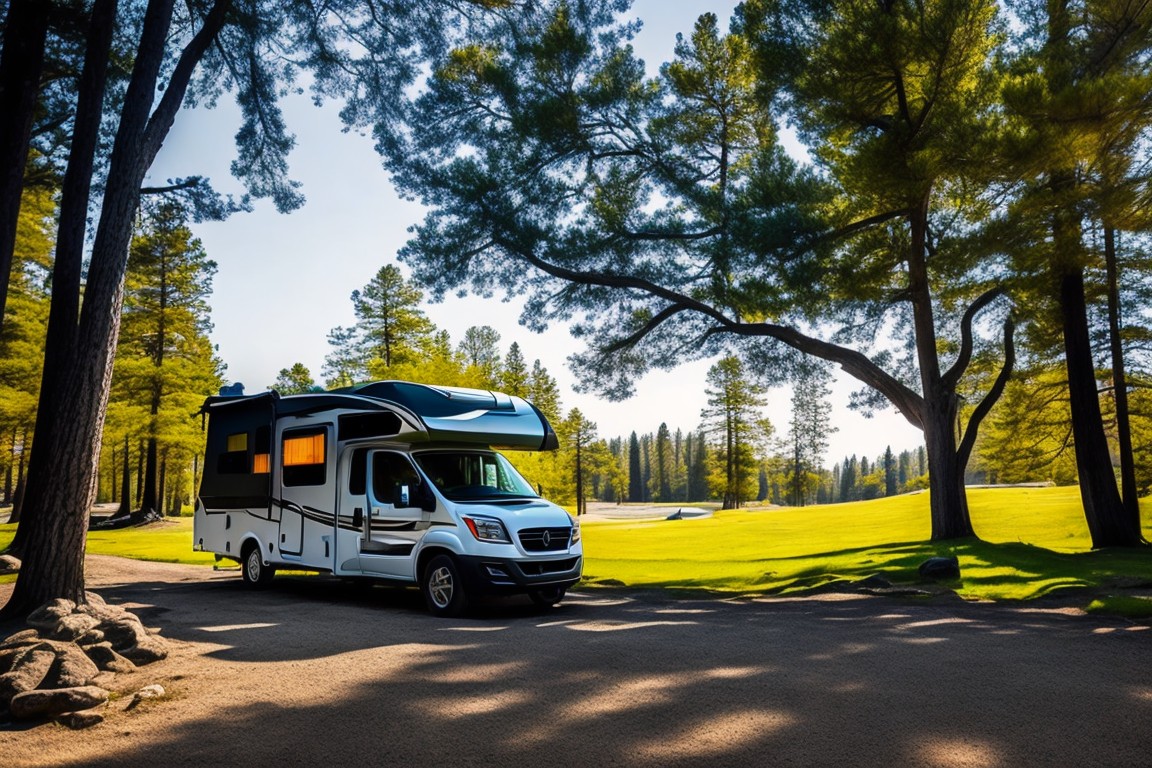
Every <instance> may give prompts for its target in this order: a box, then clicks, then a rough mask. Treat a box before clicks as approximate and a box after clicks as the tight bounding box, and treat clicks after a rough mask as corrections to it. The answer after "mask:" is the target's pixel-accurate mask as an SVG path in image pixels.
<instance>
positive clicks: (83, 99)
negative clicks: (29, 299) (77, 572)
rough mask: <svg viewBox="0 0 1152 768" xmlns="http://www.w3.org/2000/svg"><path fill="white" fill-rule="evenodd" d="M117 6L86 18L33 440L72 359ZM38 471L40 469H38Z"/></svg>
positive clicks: (105, 0) (39, 460)
mask: <svg viewBox="0 0 1152 768" xmlns="http://www.w3.org/2000/svg"><path fill="white" fill-rule="evenodd" d="M116 4H117V0H96V2H95V3H94V4H93V6H92V13H91V16H90V18H89V25H88V40H87V45H86V48H85V53H84V66H83V68H82V70H81V72H80V87H79V90H78V92H77V95H76V116H75V118H74V120H73V127H72V144H71V146H70V147H69V152H68V167H67V168H66V169H65V171H64V183H63V185H62V187H61V190H60V215H59V224H58V227H57V234H56V256H55V259H54V260H53V264H52V299H51V303H50V304H49V310H48V333H47V337H46V339H45V341H44V370H43V373H42V374H41V380H40V403H39V407H38V408H37V411H36V432H35V434H36V438H37V442H40V436H41V435H49V434H51V433H52V432H53V430H54V428H55V427H54V424H55V421H56V419H57V418H58V413H57V411H56V410H55V404H56V403H57V402H58V401H59V400H60V398H61V397H62V394H61V393H60V391H59V387H60V382H61V377H62V376H63V375H64V374H65V372H66V371H67V370H68V368H69V366H70V365H71V364H72V360H73V358H74V357H75V353H74V351H73V350H74V348H75V347H76V344H77V338H76V329H77V324H78V320H79V314H80V282H81V275H82V273H83V267H84V246H85V232H86V228H87V222H88V208H89V201H90V194H91V187H92V169H93V168H94V167H95V164H96V152H97V149H98V146H99V141H100V123H101V118H102V116H103V102H104V91H105V84H106V82H107V75H108V60H109V57H110V55H111V47H112V35H113V32H114V31H115V28H116V7H117V6H116ZM54 460H55V459H54V457H51V456H48V455H46V452H45V451H40V452H39V453H38V452H35V451H34V452H33V455H32V456H31V457H30V458H29V464H28V466H29V473H31V474H37V473H49V472H51V471H53V470H51V469H48V468H47V466H48V465H50V464H51V462H53V461H54ZM42 467H43V468H42ZM39 512H40V508H39V507H38V506H37V505H29V508H28V514H27V515H23V516H22V518H21V520H20V527H19V528H17V529H16V536H15V537H14V538H13V540H12V545H11V547H10V549H11V550H12V551H13V552H14V553H16V554H18V555H21V556H22V555H23V550H24V542H25V540H26V539H27V536H28V531H29V528H30V526H31V522H32V518H34V517H35V516H36V515H37V514H39Z"/></svg>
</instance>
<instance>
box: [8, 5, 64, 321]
mask: <svg viewBox="0 0 1152 768" xmlns="http://www.w3.org/2000/svg"><path fill="white" fill-rule="evenodd" d="M51 11H52V3H51V2H49V0H11V2H10V3H9V4H8V15H7V16H6V17H5V19H4V50H3V51H2V52H0V115H3V116H4V117H3V119H0V323H2V322H3V317H4V308H5V306H6V305H7V301H8V281H9V277H10V275H11V273H12V257H13V254H14V253H15V250H16V227H17V221H18V220H19V218H20V197H21V195H22V193H23V191H24V170H25V167H26V166H27V164H28V144H29V141H30V140H31V136H32V120H33V117H34V116H35V112H36V99H37V96H38V95H39V93H40V74H41V72H42V71H43V69H44V46H45V42H46V40H47V38H48V19H49V15H50V13H51Z"/></svg>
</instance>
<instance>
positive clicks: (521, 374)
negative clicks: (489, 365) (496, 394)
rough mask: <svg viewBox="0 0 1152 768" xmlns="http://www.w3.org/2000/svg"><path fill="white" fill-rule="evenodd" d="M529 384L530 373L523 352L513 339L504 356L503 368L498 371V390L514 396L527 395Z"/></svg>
mask: <svg viewBox="0 0 1152 768" xmlns="http://www.w3.org/2000/svg"><path fill="white" fill-rule="evenodd" d="M530 384H531V374H530V373H529V372H528V366H527V364H526V363H525V362H524V353H523V352H521V351H520V344H519V343H518V342H515V341H514V342H512V345H511V346H510V347H508V354H507V355H506V356H505V357H504V369H503V370H502V371H501V372H500V390H501V391H502V392H506V393H507V394H509V395H515V396H516V397H527V396H528V390H529V385H530Z"/></svg>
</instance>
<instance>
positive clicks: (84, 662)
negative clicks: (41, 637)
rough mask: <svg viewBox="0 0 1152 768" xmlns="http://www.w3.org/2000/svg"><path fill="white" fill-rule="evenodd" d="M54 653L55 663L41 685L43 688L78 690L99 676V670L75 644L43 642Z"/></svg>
mask: <svg viewBox="0 0 1152 768" xmlns="http://www.w3.org/2000/svg"><path fill="white" fill-rule="evenodd" d="M43 642H44V644H45V645H49V646H51V647H52V650H53V651H55V653H56V663H55V664H53V665H52V670H51V671H50V672H49V673H48V677H47V678H46V679H45V681H44V682H43V683H41V685H42V687H44V688H78V687H81V686H85V685H87V684H88V682H89V681H90V680H91V679H92V678H94V677H96V675H98V674H100V669H99V668H98V667H97V666H96V664H95V663H94V662H93V661H92V660H91V659H90V658H88V655H87V654H86V653H84V651H83V650H82V649H81V648H80V646H78V645H76V644H75V643H61V642H57V641H54V640H45V641H43Z"/></svg>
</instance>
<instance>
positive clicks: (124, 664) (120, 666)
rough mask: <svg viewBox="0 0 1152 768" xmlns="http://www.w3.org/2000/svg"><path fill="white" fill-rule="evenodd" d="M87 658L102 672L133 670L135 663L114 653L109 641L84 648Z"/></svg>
mask: <svg viewBox="0 0 1152 768" xmlns="http://www.w3.org/2000/svg"><path fill="white" fill-rule="evenodd" d="M84 653H86V654H88V658H90V659H92V662H93V663H94V664H95V665H96V666H97V667H99V668H100V670H101V671H103V672H134V671H135V670H136V665H135V664H133V663H132V662H131V661H129V660H128V659H126V658H124V657H123V656H121V655H120V654H118V653H116V651H115V650H113V648H112V644H111V643H100V644H99V645H90V646H88V647H87V648H85V649H84Z"/></svg>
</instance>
